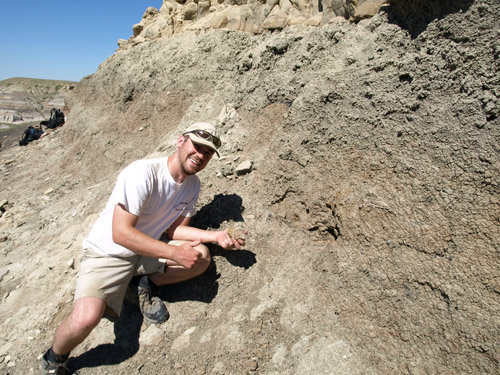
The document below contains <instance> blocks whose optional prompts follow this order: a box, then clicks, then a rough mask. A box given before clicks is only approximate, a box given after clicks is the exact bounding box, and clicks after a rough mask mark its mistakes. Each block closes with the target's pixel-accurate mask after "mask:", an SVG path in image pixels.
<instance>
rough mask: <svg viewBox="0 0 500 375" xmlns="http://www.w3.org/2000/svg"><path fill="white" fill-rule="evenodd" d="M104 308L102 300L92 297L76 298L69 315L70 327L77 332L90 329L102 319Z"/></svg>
mask: <svg viewBox="0 0 500 375" xmlns="http://www.w3.org/2000/svg"><path fill="white" fill-rule="evenodd" d="M105 309H106V303H105V302H104V301H103V300H100V299H97V298H92V297H84V298H80V299H77V300H76V301H75V304H74V306H73V311H72V312H71V315H70V316H69V320H70V324H71V326H72V329H73V330H74V331H78V332H90V331H92V330H93V329H94V328H95V326H97V324H99V322H100V320H101V319H102V316H103V314H104V310H105Z"/></svg>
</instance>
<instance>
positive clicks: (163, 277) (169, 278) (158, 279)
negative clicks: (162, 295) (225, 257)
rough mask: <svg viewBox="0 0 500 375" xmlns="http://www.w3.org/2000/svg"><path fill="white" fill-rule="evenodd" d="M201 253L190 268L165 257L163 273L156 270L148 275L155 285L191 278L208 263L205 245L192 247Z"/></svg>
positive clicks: (207, 252)
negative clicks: (195, 263) (165, 267)
mask: <svg viewBox="0 0 500 375" xmlns="http://www.w3.org/2000/svg"><path fill="white" fill-rule="evenodd" d="M194 249H195V250H197V251H199V252H200V253H201V257H200V259H199V261H198V264H197V265H196V267H195V268H192V269H190V270H188V269H186V268H184V267H182V266H179V265H178V264H177V263H175V262H174V261H171V260H169V259H167V263H166V264H167V269H166V270H165V273H160V272H156V273H153V274H151V275H149V278H150V279H151V281H152V282H153V283H154V284H155V285H158V286H160V285H167V284H175V283H179V282H181V281H185V280H189V279H192V278H193V277H196V276H199V275H201V274H202V273H204V272H205V271H206V270H207V268H208V266H209V265H210V251H209V250H208V248H207V247H206V246H205V245H198V246H196V247H195V248H194Z"/></svg>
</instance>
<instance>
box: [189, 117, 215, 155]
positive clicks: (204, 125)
mask: <svg viewBox="0 0 500 375" xmlns="http://www.w3.org/2000/svg"><path fill="white" fill-rule="evenodd" d="M182 134H183V135H187V136H188V137H189V138H191V141H193V142H195V143H199V144H201V145H205V146H208V147H210V148H211V149H212V150H214V151H215V152H216V154H217V156H220V155H219V152H218V151H217V150H218V148H219V147H220V146H221V144H222V143H221V140H220V138H219V135H218V134H217V130H215V127H214V126H213V125H212V124H209V123H208V122H195V123H194V124H192V125H191V126H190V127H189V128H187V129H186V130H185V131H184V133H182Z"/></svg>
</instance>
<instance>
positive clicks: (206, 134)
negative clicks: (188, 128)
mask: <svg viewBox="0 0 500 375" xmlns="http://www.w3.org/2000/svg"><path fill="white" fill-rule="evenodd" d="M196 135H197V136H198V137H201V138H203V139H209V138H210V137H211V136H212V134H210V133H209V132H206V131H204V130H197V131H196Z"/></svg>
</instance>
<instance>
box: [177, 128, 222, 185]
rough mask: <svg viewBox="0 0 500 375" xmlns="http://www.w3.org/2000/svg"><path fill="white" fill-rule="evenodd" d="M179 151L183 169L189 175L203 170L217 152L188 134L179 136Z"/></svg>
mask: <svg viewBox="0 0 500 375" xmlns="http://www.w3.org/2000/svg"><path fill="white" fill-rule="evenodd" d="M177 151H178V153H179V160H180V164H181V165H180V167H181V170H182V172H183V173H184V174H186V175H188V176H190V175H193V174H196V173H198V172H199V171H201V170H203V169H204V168H205V167H206V166H207V164H208V162H209V161H210V159H212V156H213V155H214V153H215V151H214V150H212V149H211V148H210V147H208V146H205V145H200V144H198V143H194V142H193V141H192V140H191V138H189V137H188V136H181V137H180V138H179V140H178V150H177Z"/></svg>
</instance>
